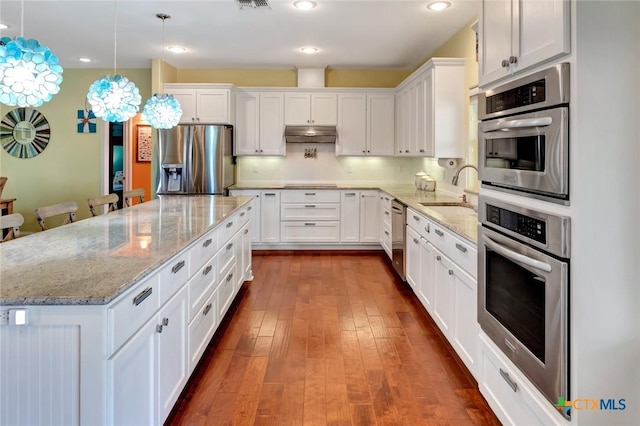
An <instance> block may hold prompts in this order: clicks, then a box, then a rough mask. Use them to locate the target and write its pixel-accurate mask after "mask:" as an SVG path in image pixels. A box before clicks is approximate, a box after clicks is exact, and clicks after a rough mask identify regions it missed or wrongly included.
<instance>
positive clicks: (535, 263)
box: [482, 235, 551, 272]
mask: <svg viewBox="0 0 640 426" xmlns="http://www.w3.org/2000/svg"><path fill="white" fill-rule="evenodd" d="M482 238H483V239H484V243H485V244H486V245H487V246H488V247H489V248H490V249H492V250H493V251H495V252H496V253H499V254H501V255H503V256H504V257H506V258H508V259H511V260H513V261H514V262H519V263H523V264H525V265H528V266H531V267H532V268H536V269H539V270H541V271H544V272H551V265H549V264H548V263H545V262H541V261H539V260H536V259H532V258H530V257H528V256H525V255H523V254H520V253H516V252H515V251H513V250H510V249H508V248H506V247H504V246H502V245H500V244H498V243H496V242H495V241H493V240H492V239H491V238H489V237H487V236H486V235H483V236H482Z"/></svg>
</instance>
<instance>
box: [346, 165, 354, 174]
mask: <svg viewBox="0 0 640 426" xmlns="http://www.w3.org/2000/svg"><path fill="white" fill-rule="evenodd" d="M347 173H353V169H352V168H351V164H347Z"/></svg>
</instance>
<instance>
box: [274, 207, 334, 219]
mask: <svg viewBox="0 0 640 426" xmlns="http://www.w3.org/2000/svg"><path fill="white" fill-rule="evenodd" d="M280 220H311V221H314V220H340V204H332V203H325V204H322V203H320V204H311V203H308V204H284V203H283V204H282V205H281V206H280Z"/></svg>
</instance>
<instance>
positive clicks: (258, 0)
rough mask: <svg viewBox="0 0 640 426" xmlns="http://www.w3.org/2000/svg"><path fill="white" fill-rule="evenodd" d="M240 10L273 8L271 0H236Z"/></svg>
mask: <svg viewBox="0 0 640 426" xmlns="http://www.w3.org/2000/svg"><path fill="white" fill-rule="evenodd" d="M236 3H238V6H239V7H240V10H242V9H265V8H267V9H271V3H269V0H236Z"/></svg>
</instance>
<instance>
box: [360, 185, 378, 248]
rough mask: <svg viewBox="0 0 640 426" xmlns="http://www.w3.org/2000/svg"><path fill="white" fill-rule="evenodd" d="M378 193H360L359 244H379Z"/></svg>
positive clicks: (370, 191)
mask: <svg viewBox="0 0 640 426" xmlns="http://www.w3.org/2000/svg"><path fill="white" fill-rule="evenodd" d="M378 196H379V191H372V190H369V191H360V242H361V243H379V242H380V219H379V218H380V211H379V207H378Z"/></svg>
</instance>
